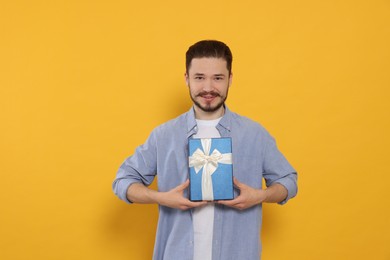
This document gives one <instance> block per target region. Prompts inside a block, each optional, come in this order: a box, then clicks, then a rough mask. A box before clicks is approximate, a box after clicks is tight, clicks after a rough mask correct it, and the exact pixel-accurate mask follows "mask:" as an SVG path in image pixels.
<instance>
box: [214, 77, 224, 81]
mask: <svg viewBox="0 0 390 260" xmlns="http://www.w3.org/2000/svg"><path fill="white" fill-rule="evenodd" d="M215 80H217V81H218V80H223V78H222V77H216V78H215Z"/></svg>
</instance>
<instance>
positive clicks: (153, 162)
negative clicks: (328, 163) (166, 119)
mask: <svg viewBox="0 0 390 260" xmlns="http://www.w3.org/2000/svg"><path fill="white" fill-rule="evenodd" d="M155 135H156V133H155V131H153V132H152V133H151V135H150V136H149V138H148V139H147V140H146V142H145V143H144V144H143V145H141V146H139V147H137V149H136V151H135V153H134V154H133V155H132V156H130V157H128V158H127V159H126V160H125V161H124V162H123V164H122V165H121V166H120V168H119V170H118V172H117V174H116V178H115V180H114V182H113V184H112V188H113V191H114V193H115V195H117V196H118V197H119V198H120V199H121V200H123V201H125V202H126V203H132V202H131V201H130V200H128V198H127V190H128V188H129V187H130V185H132V184H133V183H142V184H144V185H145V186H149V185H150V184H151V183H152V182H153V180H154V177H155V176H156V173H157V152H156V151H157V146H156V137H155Z"/></svg>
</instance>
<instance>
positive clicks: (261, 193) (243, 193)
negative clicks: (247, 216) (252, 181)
mask: <svg viewBox="0 0 390 260" xmlns="http://www.w3.org/2000/svg"><path fill="white" fill-rule="evenodd" d="M233 183H234V185H235V186H236V187H237V188H238V189H239V190H240V195H239V196H238V197H237V198H235V199H233V200H220V201H217V203H218V204H222V205H225V206H228V207H232V208H235V209H239V210H244V209H248V208H250V207H253V206H255V205H257V204H260V203H262V202H263V201H264V200H265V199H266V198H267V193H266V191H265V190H261V189H255V188H252V187H250V186H248V185H246V184H244V183H242V182H239V181H238V180H237V179H236V178H233Z"/></svg>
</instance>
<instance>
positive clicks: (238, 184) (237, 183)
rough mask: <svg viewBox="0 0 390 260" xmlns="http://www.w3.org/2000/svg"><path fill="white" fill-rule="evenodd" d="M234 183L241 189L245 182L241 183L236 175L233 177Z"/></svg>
mask: <svg viewBox="0 0 390 260" xmlns="http://www.w3.org/2000/svg"><path fill="white" fill-rule="evenodd" d="M233 183H234V185H236V186H237V188H239V189H241V188H242V187H243V185H244V184H243V183H241V182H240V181H239V180H238V179H237V178H236V177H233Z"/></svg>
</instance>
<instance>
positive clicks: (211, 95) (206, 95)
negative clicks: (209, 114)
mask: <svg viewBox="0 0 390 260" xmlns="http://www.w3.org/2000/svg"><path fill="white" fill-rule="evenodd" d="M198 96H200V97H202V98H204V99H206V100H207V101H211V100H213V99H214V98H216V97H218V96H219V94H218V93H215V92H207V93H205V92H202V93H199V94H198Z"/></svg>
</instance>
